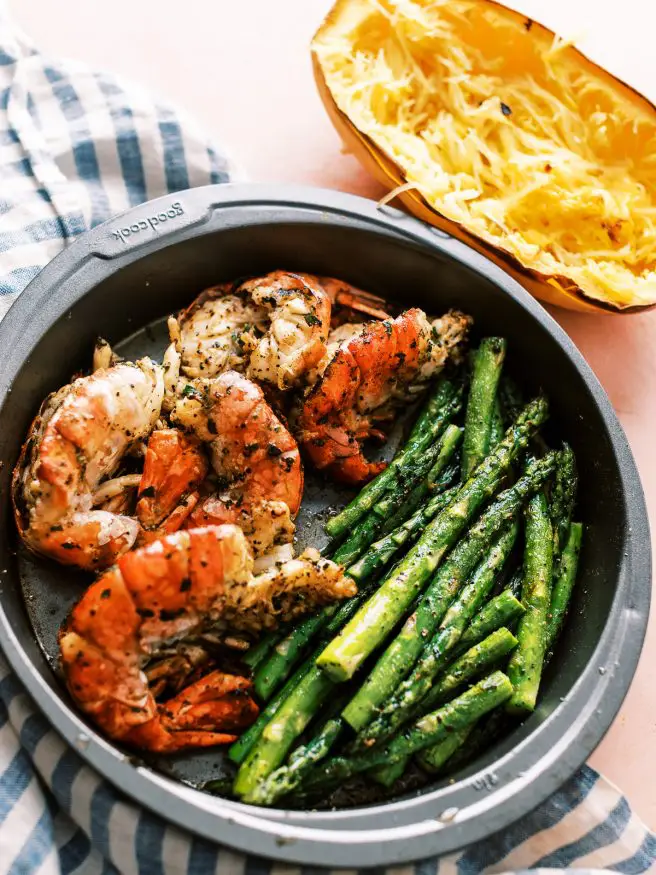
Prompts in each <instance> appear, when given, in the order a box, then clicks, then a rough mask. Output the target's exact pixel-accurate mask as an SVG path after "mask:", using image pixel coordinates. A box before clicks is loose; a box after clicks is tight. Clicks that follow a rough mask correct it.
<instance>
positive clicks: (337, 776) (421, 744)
mask: <svg viewBox="0 0 656 875" xmlns="http://www.w3.org/2000/svg"><path fill="white" fill-rule="evenodd" d="M511 695H512V684H511V683H510V681H509V680H508V678H507V676H506V675H505V674H503V672H500V671H495V672H493V673H492V674H491V675H488V677H486V678H484V679H483V680H482V681H479V682H478V683H477V684H476V685H475V686H473V687H472V688H471V689H469V690H467V691H466V692H465V693H463V694H462V695H461V696H458V698H457V699H454V700H453V701H452V702H449V703H448V704H446V705H444V706H442V708H439V709H438V710H437V711H433V712H432V713H431V714H427V715H425V716H424V717H421V718H420V719H419V720H417V721H416V722H415V723H413V724H412V725H411V726H409V727H408V728H407V729H406V730H405V731H404V732H403V733H401V734H399V735H397V736H396V737H395V738H394V739H392V741H390V742H389V744H387V745H380V746H377V747H374V748H372V749H371V750H369V751H367V752H366V753H361V754H357V755H356V756H353V757H333V758H332V759H330V760H328V761H327V762H325V763H324V764H320V765H319V767H318V768H316V769H315V771H314V772H313V774H312V776H311V777H310V778H309V780H308V781H307V784H306V786H308V787H309V786H316V785H321V784H324V783H330V782H332V781H336V780H338V781H343V780H345V779H346V778H350V777H351V775H354V774H357V773H358V772H364V771H367V770H368V769H371V768H374V767H375V766H381V765H383V764H389V765H392V764H393V763H396V762H398V761H399V760H402V759H405V758H406V757H407V756H409V755H410V754H413V753H417V752H418V751H420V750H424V749H425V748H427V747H433V746H434V745H435V744H437V743H438V742H441V741H443V740H444V739H445V738H447V737H448V736H449V735H451V734H452V733H453V732H458V731H459V730H461V729H463V728H464V727H465V726H470V725H472V724H474V723H475V722H476V721H477V720H479V719H480V718H481V717H483V716H484V715H485V714H487V713H488V712H489V711H491V710H492V709H493V708H496V707H497V706H498V705H500V704H503V703H504V702H506V701H507V700H508V699H509V698H510V696H511Z"/></svg>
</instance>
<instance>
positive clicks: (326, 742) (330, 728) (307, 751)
mask: <svg viewBox="0 0 656 875" xmlns="http://www.w3.org/2000/svg"><path fill="white" fill-rule="evenodd" d="M343 729H344V721H343V720H341V719H340V718H339V716H335V717H331V718H329V719H328V720H326V722H325V723H324V724H323V726H322V727H321V729H320V730H319V732H318V733H317V734H316V735H315V736H314V738H312V739H310V741H309V742H308V743H307V744H304V745H302V746H301V747H300V748H297V750H295V751H294V753H293V754H292V755H291V756H290V758H289V763H288V764H287V765H284V766H280V768H278V769H276V770H275V771H274V772H272V773H271V774H270V775H269V776H268V778H266V779H265V780H264V781H261V782H260V783H259V784H258V785H256V786H255V787H254V788H253V790H252V791H251V793H250V794H249V795H245V796H244V797H243V801H244V802H252V803H254V804H255V805H273V804H274V802H276V801H277V800H278V799H279V798H280V797H281V796H285V795H286V794H288V793H291V792H292V790H295V789H296V787H298V786H299V785H300V784H301V782H302V781H303V780H304V778H305V777H306V776H307V775H308V774H309V772H310V771H311V769H312V767H313V766H314V765H315V764H316V763H318V762H320V761H321V760H323V759H324V758H325V757H326V756H327V755H328V754H329V753H330V751H331V749H332V748H333V746H334V744H335V742H336V741H337V739H338V738H339V736H340V735H341V733H342V731H343Z"/></svg>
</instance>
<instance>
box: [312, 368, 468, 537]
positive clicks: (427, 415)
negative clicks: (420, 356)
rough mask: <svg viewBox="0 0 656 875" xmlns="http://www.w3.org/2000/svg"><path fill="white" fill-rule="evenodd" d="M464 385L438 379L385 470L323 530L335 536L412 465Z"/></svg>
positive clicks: (454, 408)
mask: <svg viewBox="0 0 656 875" xmlns="http://www.w3.org/2000/svg"><path fill="white" fill-rule="evenodd" d="M463 393H464V386H463V385H462V383H461V382H460V381H458V382H456V381H454V380H447V379H445V378H443V379H441V380H440V381H439V382H438V383H437V385H436V387H435V389H434V390H433V392H432V393H431V396H430V398H429V400H428V403H427V405H426V407H425V409H424V412H423V413H422V414H421V415H420V416H419V419H418V420H417V422H416V423H415V427H414V428H413V430H412V432H411V433H410V437H409V439H408V441H407V442H406V444H405V446H404V447H403V449H402V450H401V452H400V453H397V455H396V456H395V457H394V459H393V460H392V461H391V462H390V464H389V465H388V466H387V468H385V470H384V471H383V472H382V473H380V474H379V475H378V476H377V477H375V478H374V479H373V480H372V481H371V482H370V483H367V485H366V486H365V487H364V489H362V491H361V492H360V493H359V494H358V495H357V496H356V497H355V498H354V499H353V501H352V502H351V503H350V504H348V505H347V506H346V507H345V508H344V510H342V511H341V512H340V513H338V514H337V515H336V516H334V517H332V519H330V520H328V522H327V524H326V531H327V532H328V534H329V535H330V536H331V537H332V538H338V537H340V536H341V535H343V534H344V532H346V531H348V530H349V529H350V528H352V526H354V525H355V523H357V522H358V520H359V519H361V518H362V517H363V516H364V515H365V514H366V513H367V512H368V511H370V510H371V508H372V507H373V506H374V504H376V502H377V501H380V499H381V498H382V497H383V495H384V494H385V493H386V492H387V491H388V489H390V488H391V487H392V485H393V484H394V483H395V482H396V481H397V480H398V479H399V477H402V476H403V474H404V471H405V470H406V469H411V467H412V465H414V463H415V461H416V459H417V458H419V456H420V455H421V454H422V453H424V452H425V451H426V449H427V447H429V446H430V445H431V444H432V443H433V442H434V441H435V439H436V438H437V437H438V436H439V435H440V434H441V433H442V431H443V430H444V428H445V426H446V425H447V423H448V422H449V421H450V420H451V419H452V418H453V417H454V416H455V415H456V414H457V413H458V411H459V410H460V408H461V407H462V396H463Z"/></svg>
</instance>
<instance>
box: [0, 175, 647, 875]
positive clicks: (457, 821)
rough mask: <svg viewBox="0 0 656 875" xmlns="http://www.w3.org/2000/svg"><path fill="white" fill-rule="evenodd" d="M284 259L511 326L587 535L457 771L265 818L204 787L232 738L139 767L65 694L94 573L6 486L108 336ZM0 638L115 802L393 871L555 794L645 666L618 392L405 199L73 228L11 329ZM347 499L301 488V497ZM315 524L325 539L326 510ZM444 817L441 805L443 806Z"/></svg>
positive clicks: (235, 204) (0, 393)
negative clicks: (59, 545) (63, 669)
mask: <svg viewBox="0 0 656 875" xmlns="http://www.w3.org/2000/svg"><path fill="white" fill-rule="evenodd" d="M274 268H285V269H288V270H297V271H310V272H316V273H321V274H329V275H333V276H338V277H341V278H343V279H345V280H348V281H350V282H352V283H353V284H354V285H356V286H360V287H362V288H365V289H367V290H368V291H372V292H375V293H377V294H379V295H382V296H384V297H386V298H389V299H390V300H392V301H394V302H395V303H397V304H399V305H401V306H404V307H408V306H413V305H417V306H420V307H423V308H424V309H426V310H427V311H428V312H431V313H440V312H442V311H444V310H446V309H448V308H449V307H458V308H460V309H462V310H465V311H466V312H468V313H471V315H472V316H473V317H474V319H475V326H476V332H477V333H478V334H490V333H496V334H503V335H505V336H506V337H507V338H508V341H509V349H510V354H509V363H508V366H509V368H510V370H511V371H514V372H515V373H517V374H520V375H521V376H522V379H523V380H524V383H525V388H526V389H527V390H528V391H536V390H537V389H539V388H543V389H544V390H545V391H546V392H547V394H548V395H549V397H550V400H551V403H552V420H553V422H554V423H555V426H554V433H555V434H557V435H562V436H565V437H566V438H567V439H568V440H569V441H570V443H571V444H572V446H573V447H574V450H575V452H576V454H577V457H578V460H579V466H580V501H579V505H580V506H579V514H578V515H579V517H580V518H581V519H582V520H583V521H584V522H585V526H586V534H585V542H584V549H583V553H582V557H581V573H580V582H579V585H578V587H577V590H576V593H575V597H574V601H573V605H572V609H571V612H570V617H569V620H568V623H567V626H566V628H565V630H564V633H563V635H562V638H561V640H560V641H559V644H558V648H557V652H556V655H555V657H554V659H553V660H552V663H551V665H550V667H549V670H548V672H547V674H546V676H545V678H544V683H543V688H542V690H541V697H540V701H539V705H538V708H537V710H536V711H535V713H534V714H532V715H531V717H530V718H528V719H527V720H526V721H525V722H524V723H523V724H522V725H521V726H519V727H517V728H516V729H515V730H514V731H513V732H512V733H511V734H510V735H509V736H507V737H506V738H504V739H503V740H502V741H500V742H499V743H498V744H497V745H496V746H495V747H494V748H493V749H491V750H489V751H488V752H487V753H485V754H484V755H483V756H481V757H480V758H479V759H478V760H477V761H476V762H474V763H472V764H471V765H470V766H469V767H468V768H466V769H465V770H463V771H462V772H461V773H459V774H458V775H456V776H455V780H452V779H450V780H443V781H441V782H440V781H437V782H433V783H432V784H428V785H427V786H426V787H424V788H422V789H421V790H420V791H417V792H414V793H412V794H408V795H406V796H405V797H403V798H399V799H395V800H394V801H391V802H385V803H381V804H377V805H368V806H362V807H359V808H349V809H344V810H335V811H321V812H298V811H285V810H282V809H273V810H269V809H258V808H255V807H252V806H248V805H243V804H240V803H236V802H233V801H230V800H227V799H220V798H217V797H213V796H210V795H208V794H206V793H202V792H200V791H199V790H196V789H195V788H194V786H193V785H194V784H195V783H197V782H202V781H204V780H208V779H210V778H214V777H217V776H220V775H221V774H224V773H225V770H226V769H227V766H226V764H225V761H224V755H223V752H222V751H221V750H220V749H217V750H214V751H211V752H209V753H207V752H206V753H203V754H198V755H195V754H190V755H187V756H184V757H175V758H172V759H164V758H159V759H154V760H148V761H147V762H141V761H138V760H137V761H135V759H134V757H133V756H130V755H129V753H128V752H126V751H123V750H120V749H119V748H117V747H115V746H114V745H112V744H110V743H108V742H107V741H105V740H104V739H103V738H101V737H100V736H99V735H98V734H97V733H96V732H95V731H94V729H93V727H91V726H90V725H88V724H87V723H86V721H85V720H84V719H83V718H82V717H81V716H80V715H79V714H78V713H77V712H76V711H75V709H74V708H73V707H72V706H71V703H70V700H69V699H68V697H67V695H66V692H65V690H64V689H63V687H62V685H61V683H60V679H59V677H58V673H57V664H56V630H57V627H58V625H59V623H60V622H61V618H62V617H63V615H64V613H65V612H66V610H68V608H69V607H70V605H71V603H72V601H73V600H74V599H75V597H76V596H77V595H78V594H79V593H80V591H81V590H82V588H83V587H84V585H85V584H86V583H87V580H88V578H86V577H85V576H84V575H80V574H79V573H77V572H75V571H72V570H67V569H64V568H62V567H61V566H57V565H55V564H54V563H50V562H47V561H45V560H41V559H37V558H35V557H33V556H29V555H27V554H26V553H25V552H24V551H23V550H22V549H21V548H19V546H18V544H17V540H16V535H15V531H14V526H13V521H12V518H11V509H10V505H9V498H8V496H9V479H10V476H11V470H12V467H13V465H14V463H15V461H16V459H17V457H18V453H19V449H20V444H21V441H22V440H23V437H24V435H25V433H26V430H27V428H28V426H29V423H30V421H31V419H32V417H33V416H34V414H35V412H36V410H37V409H38V407H39V404H40V402H41V401H42V400H43V398H44V397H45V396H46V395H47V394H48V392H50V391H52V390H53V389H56V388H58V387H59V386H61V385H63V384H64V383H66V382H68V381H69V379H70V376H71V374H72V373H73V372H74V371H75V370H76V369H78V368H85V367H88V365H89V361H90V355H91V350H92V347H93V344H94V341H95V339H96V337H97V336H98V335H102V336H103V337H106V338H107V339H108V340H109V341H110V342H112V343H114V344H117V345H119V348H120V349H121V350H122V351H123V352H124V353H127V354H132V352H133V351H134V353H135V354H136V353H139V354H143V353H145V352H151V353H153V354H157V353H158V351H159V350H161V347H162V344H163V342H164V334H163V323H162V319H163V318H164V317H165V316H166V314H168V313H171V312H173V311H175V310H177V309H179V308H180V307H182V306H184V305H185V304H187V303H188V302H189V301H190V300H191V299H192V298H193V296H194V295H195V294H197V293H198V292H199V291H200V290H201V289H203V288H204V287H206V286H208V285H213V284H215V283H217V282H220V281H222V280H226V279H230V278H233V277H237V276H243V275H248V274H257V273H261V272H264V271H268V270H271V269H274ZM0 350H1V351H2V358H3V367H2V373H1V374H0V405H1V407H0V410H1V419H0V424H1V427H0V462H1V469H0V494H1V495H2V496H3V501H2V502H1V503H0V514H1V518H0V526H2V537H0V554H1V555H0V569H2V571H3V573H2V577H1V578H0V581H1V582H0V642H1V643H2V646H3V648H4V650H5V652H6V654H7V657H8V659H9V661H10V662H11V665H12V666H13V668H14V670H15V671H16V672H17V674H18V675H19V677H20V679H21V680H22V682H23V683H24V684H25V686H26V687H27V689H28V690H29V692H30V693H31V695H32V696H33V697H34V699H35V700H36V702H37V703H38V705H39V706H40V707H41V708H42V709H43V711H44V712H45V714H46V715H47V717H48V718H49V719H50V721H51V722H52V724H53V725H54V726H55V728H56V729H57V730H58V731H59V732H60V733H61V734H62V735H63V736H64V737H65V738H66V740H67V741H68V742H69V743H70V744H71V745H73V746H75V747H76V748H77V749H78V750H79V752H80V754H81V756H83V757H84V758H85V759H86V760H87V761H88V762H89V763H90V764H91V765H93V766H94V767H95V768H96V769H97V770H98V771H99V772H100V773H101V774H102V775H104V776H105V777H106V778H107V779H108V780H110V781H112V782H113V783H114V784H116V785H117V786H118V787H120V788H121V790H123V791H124V792H125V793H127V794H129V795H130V796H132V797H133V798H134V799H136V800H137V801H138V802H140V803H142V804H143V805H146V806H148V807H149V808H151V809H152V810H154V811H156V812H157V813H159V814H161V815H162V816H164V817H166V818H168V819H169V820H171V821H173V822H175V823H178V824H179V825H180V826H182V827H185V828H187V829H189V830H191V831H192V832H195V833H197V834H199V835H201V836H205V837H207V838H210V839H214V840H216V841H218V842H222V843H225V844H226V845H229V846H232V847H236V848H240V849H242V850H245V851H248V852H249V853H253V854H259V855H262V856H265V857H272V858H276V859H280V860H285V861H289V862H298V863H304V864H313V865H317V866H328V865H329V866H333V867H338V866H346V867H353V866H374V865H386V864H393V863H399V862H405V861H409V860H414V859H418V858H421V857H426V856H428V855H431V854H444V853H447V852H450V851H453V850H454V849H456V848H459V847H462V846H464V845H466V844H469V843H471V842H474V841H477V840H480V839H482V838H484V837H486V836H488V835H490V834H491V833H494V832H496V831H497V830H500V829H502V828H504V827H506V826H508V824H510V823H511V822H513V821H514V820H516V819H517V818H519V817H520V816H522V815H523V814H526V813H527V812H528V811H530V810H531V809H532V808H533V807H535V806H536V805H538V804H539V803H540V802H542V801H543V800H544V799H546V798H547V797H548V796H549V795H550V794H551V793H553V792H554V791H555V790H556V789H557V788H558V787H559V786H560V785H561V784H562V783H563V782H564V781H566V780H567V779H568V778H569V777H570V776H571V775H572V774H573V773H574V772H575V770H576V769H577V768H578V767H579V766H580V765H581V763H583V762H584V761H585V759H586V758H587V757H588V756H589V755H590V753H591V752H592V751H593V750H594V748H595V747H596V745H597V744H598V743H599V741H600V740H601V738H602V737H603V735H604V733H605V731H606V730H607V729H608V727H609V726H610V724H611V722H612V720H613V718H614V716H615V714H616V713H617V711H618V709H619V707H620V704H621V702H622V700H623V698H624V696H625V695H626V692H627V690H628V688H629V685H630V683H631V679H632V677H633V674H634V672H635V668H636V665H637V662H638V657H639V654H640V649H641V646H642V641H643V638H644V634H645V628H646V623H647V617H648V613H649V599H650V580H651V557H650V540H649V528H648V522H647V514H646V509H645V502H644V497H643V493H642V489H641V486H640V481H639V478H638V474H637V471H636V468H635V464H634V462H633V458H632V456H631V452H630V450H629V447H628V445H627V442H626V438H625V436H624V433H623V431H622V429H621V427H620V425H619V423H618V421H617V418H616V416H615V414H614V412H613V409H612V407H611V405H610V403H609V400H608V398H607V397H606V395H605V393H604V392H603V390H602V388H601V387H600V385H599V383H598V382H597V380H596V378H595V376H594V374H593V373H592V371H591V370H590V368H589V367H588V365H587V364H586V362H585V361H584V359H583V358H582V357H581V355H580V354H579V353H578V351H577V350H576V348H575V347H574V345H573V344H572V342H571V341H570V340H569V338H568V337H567V336H566V335H565V334H564V332H563V331H562V330H561V329H560V328H559V326H558V325H557V324H556V322H554V320H553V319H552V318H551V317H550V316H549V315H548V313H547V312H546V311H545V310H544V309H543V308H542V307H541V306H540V305H539V304H537V303H536V302H535V301H534V300H533V299H532V298H531V297H530V296H529V295H528V294H527V293H526V292H524V291H523V290H522V289H521V287H520V286H519V285H518V284H517V283H516V282H515V281H514V280H512V279H511V278H510V277H508V276H507V274H505V273H504V272H503V271H502V270H501V269H500V268H499V267H497V266H495V265H493V264H492V263H491V262H490V261H488V260H487V259H486V258H485V257H483V256H482V255H480V254H477V253H475V252H474V251H472V250H471V249H469V248H468V247H467V246H466V245H464V244H463V243H460V242H458V241H456V240H454V239H452V238H450V237H448V236H447V235H446V234H444V233H443V232H441V231H439V230H436V229H434V228H429V227H428V226H425V225H423V224H421V223H420V222H418V221H416V220H414V219H412V218H409V217H408V216H406V215H405V214H403V213H400V212H398V211H396V210H392V209H389V208H385V209H384V210H379V209H377V208H376V205H375V204H374V203H372V202H370V201H367V200H363V199H361V198H357V197H352V196H349V195H344V194H340V193H337V192H328V191H322V190H319V189H309V188H298V187H289V186H268V185H266V186H260V185H227V186H210V187H207V188H202V189H195V190H193V191H187V192H182V193H179V194H177V195H172V196H169V197H165V198H161V199H159V200H156V201H152V202H150V203H147V204H144V205H142V206H140V207H137V208H135V209H133V210H130V211H129V212H127V213H125V214H124V215H122V216H119V217H118V218H116V219H113V220H112V221H110V222H108V223H106V224H104V225H100V226H99V227H97V228H95V229H94V230H92V231H90V232H88V233H87V234H84V235H83V236H81V237H80V238H79V239H77V240H76V241H75V242H74V243H73V244H72V245H71V246H70V247H69V248H68V249H66V250H65V251H64V252H62V253H61V255H59V256H58V257H57V258H55V259H54V261H52V262H51V263H50V264H49V265H48V266H47V267H46V268H44V270H43V271H42V272H41V273H40V274H39V276H38V277H36V279H34V280H33V281H32V283H30V285H29V286H28V288H27V289H26V290H25V291H24V292H23V294H22V295H21V296H20V298H19V299H18V301H17V302H16V303H15V304H14V306H13V307H12V308H11V310H10V311H9V313H8V314H7V316H6V317H5V319H4V321H3V322H2V323H1V324H0ZM346 497H347V495H346V493H344V492H340V491H339V490H337V489H332V488H330V489H329V488H328V487H326V485H325V484H321V483H320V482H319V481H312V482H310V485H309V488H308V490H307V501H306V507H307V506H309V507H310V508H311V509H312V508H313V509H314V510H316V508H317V507H319V503H320V502H322V503H323V504H325V503H326V500H328V501H329V502H338V501H343V500H344V499H345V498H346ZM310 517H312V519H314V528H312V526H310V524H309V522H308V524H307V525H305V526H304V525H303V524H302V525H301V529H303V530H304V531H305V535H306V537H307V536H308V532H310V533H311V535H312V537H316V538H319V537H320V526H319V524H318V523H317V517H316V514H314V513H313V514H310V515H308V516H307V519H308V520H309V519H310ZM445 812H446V815H445Z"/></svg>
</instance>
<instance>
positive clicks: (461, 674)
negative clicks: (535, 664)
mask: <svg viewBox="0 0 656 875" xmlns="http://www.w3.org/2000/svg"><path fill="white" fill-rule="evenodd" d="M516 646H517V639H516V638H515V636H514V635H513V634H512V633H511V632H510V631H509V630H508V629H506V628H505V626H502V627H501V628H500V629H497V630H496V631H494V632H492V633H491V634H490V635H488V637H487V638H485V639H484V640H483V641H481V642H480V643H479V644H475V645H474V646H473V647H470V649H469V650H467V651H466V652H465V653H464V654H463V655H462V656H461V657H460V658H459V659H456V660H455V662H453V663H452V664H451V665H450V666H449V667H448V668H447V669H445V670H444V671H443V672H442V674H441V675H440V677H439V678H438V679H437V680H436V682H435V684H434V685H433V686H432V688H431V690H430V692H429V693H428V695H427V696H426V697H425V698H424V700H423V701H422V702H421V703H420V705H419V709H417V710H420V711H421V712H423V713H428V712H430V711H434V710H435V708H437V707H439V706H440V705H443V704H444V703H445V702H448V701H449V699H451V698H453V696H455V695H456V693H457V691H458V689H459V688H460V687H462V686H464V685H465V684H466V683H468V682H469V681H471V680H473V679H474V678H476V677H480V676H481V675H482V674H485V672H486V671H491V670H492V669H493V668H494V666H495V665H497V664H498V662H499V660H501V659H503V657H504V656H507V655H508V654H509V653H510V652H511V651H512V650H513V648H515V647H516ZM416 716H418V714H416V713H415V714H413V717H416ZM468 734H469V730H467V731H466V732H465V733H464V735H465V736H466V735H468ZM456 736H458V733H456V734H455V735H454V736H450V737H449V738H455V737H456ZM463 740H464V739H463ZM457 746H458V745H456V747H457ZM454 750H455V747H452V745H451V744H450V743H449V739H446V740H445V741H444V742H442V743H441V744H439V745H436V746H435V755H434V756H432V751H433V748H429V749H428V750H427V751H424V753H425V754H426V755H427V756H428V757H429V758H430V759H429V762H431V763H432V764H433V767H434V768H436V767H437V762H438V761H439V760H442V759H446V758H447V756H450V755H451V753H452V752H453V751H454ZM407 764H408V761H407V760H399V762H398V763H395V764H394V765H393V766H381V767H380V768H378V769H374V770H372V773H371V777H372V778H373V779H374V780H375V781H378V782H379V783H380V784H382V785H383V786H385V787H391V785H392V784H393V783H394V782H395V781H397V780H398V779H399V778H400V777H401V775H402V774H403V772H404V771H405V768H406V766H407ZM422 765H424V763H423V762H422Z"/></svg>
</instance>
